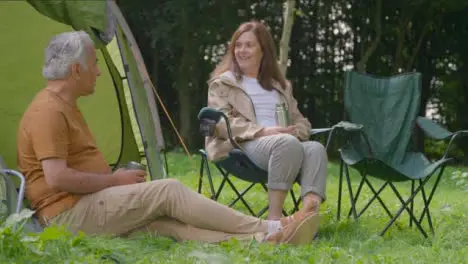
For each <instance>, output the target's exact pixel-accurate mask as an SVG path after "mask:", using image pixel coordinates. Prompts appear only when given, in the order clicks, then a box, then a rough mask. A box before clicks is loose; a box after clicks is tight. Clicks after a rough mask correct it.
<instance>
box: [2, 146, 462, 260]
mask: <svg viewBox="0 0 468 264" xmlns="http://www.w3.org/2000/svg"><path fill="white" fill-rule="evenodd" d="M168 163H169V172H170V176H171V177H174V178H178V179H180V180H181V181H182V182H184V183H185V184H187V185H188V186H190V187H191V188H193V189H194V190H195V189H196V186H197V182H198V164H199V158H198V157H196V156H194V158H193V160H192V161H191V160H190V159H188V158H187V156H184V155H183V154H178V153H171V154H169V156H168ZM454 170H455V169H454V168H449V169H448V170H447V172H446V173H445V175H444V177H443V179H442V180H441V183H440V186H439V189H438V191H437V193H436V195H435V199H434V201H433V203H432V205H431V210H432V211H431V214H432V218H433V221H434V226H435V230H436V232H435V235H434V236H430V238H428V239H424V238H423V236H422V235H421V234H420V233H419V231H418V230H417V229H416V228H415V227H413V228H409V227H408V217H407V214H405V215H403V217H402V218H401V219H400V220H399V221H398V222H397V223H396V224H395V225H394V226H392V227H391V228H390V230H389V231H388V232H387V234H386V235H385V236H383V237H380V236H378V235H377V234H378V232H379V231H380V230H381V228H383V226H384V223H386V221H387V220H388V218H387V216H386V215H385V213H384V211H383V210H381V209H380V207H378V206H375V205H374V206H371V207H370V208H369V210H368V211H367V212H366V214H365V215H364V216H362V217H361V218H360V220H359V222H354V221H353V220H349V219H347V218H346V217H344V218H343V219H342V220H341V221H339V222H338V221H336V200H337V193H338V192H337V190H338V173H339V167H338V166H337V165H336V164H333V163H331V164H330V165H329V179H328V186H327V193H328V200H327V201H326V203H325V204H324V205H323V207H322V208H321V214H322V226H321V230H320V233H319V238H318V240H317V241H316V242H315V243H314V244H312V245H308V246H301V247H292V246H288V245H281V246H272V245H266V244H258V243H254V242H251V243H247V242H243V243H240V242H237V241H234V240H233V241H227V242H225V243H221V244H205V243H196V242H183V243H177V242H174V241H172V240H171V239H169V238H163V237H151V236H145V235H143V236H141V237H137V238H133V239H124V238H106V237H90V236H77V237H72V236H71V235H68V234H67V233H66V232H65V231H63V230H60V229H58V228H49V229H47V230H46V231H45V232H44V233H42V234H40V235H39V238H36V239H35V241H29V242H27V241H21V239H24V237H22V236H19V235H15V233H14V232H11V230H10V229H8V228H3V229H0V251H1V252H0V262H3V261H2V259H1V258H4V260H5V261H6V260H8V261H9V262H11V261H12V260H13V261H15V262H16V263H43V262H44V261H47V263H65V262H66V263H101V262H102V263H105V262H106V261H107V262H108V263H113V261H111V260H103V259H101V258H102V257H103V256H104V257H105V256H114V257H116V258H118V259H119V261H120V263H394V262H400V263H468V261H467V260H468V236H467V233H468V223H467V221H466V220H467V219H468V218H467V214H468V207H467V205H466V197H467V192H466V191H465V190H464V188H465V187H463V185H462V184H460V180H459V179H460V178H458V179H452V172H453V171H454ZM214 176H215V184H218V183H219V178H220V177H219V174H218V173H215V175H214ZM465 177H466V176H465ZM352 179H353V183H354V184H357V180H358V176H357V174H356V173H354V172H352ZM465 179H466V178H465ZM234 183H235V184H236V185H239V186H243V185H244V186H245V183H242V182H240V181H239V180H234ZM205 187H207V181H206V179H205V186H204V194H205V195H207V194H208V189H207V188H205ZM401 188H402V189H403V190H406V192H403V193H404V194H405V195H407V194H408V191H409V189H408V188H404V186H401ZM228 190H229V189H226V190H225V191H226V192H225V193H223V195H222V196H221V202H224V203H225V202H227V201H228V200H230V199H231V198H232V197H233V196H232V192H229V191H228ZM365 190H366V192H365V193H364V194H365V195H367V196H368V195H369V192H368V191H367V189H365ZM344 195H348V193H347V192H344ZM383 197H384V201H385V202H386V204H388V206H390V207H391V208H392V209H391V210H396V208H397V205H398V201H397V200H396V198H395V197H394V196H393V195H392V193H391V192H386V193H384V195H383ZM248 198H249V200H250V201H254V202H253V203H252V204H253V205H254V207H255V208H256V209H260V208H262V207H263V205H264V203H265V199H266V195H265V193H264V192H263V191H262V190H261V189H256V190H254V191H253V192H252V193H250V195H249V196H248ZM348 201H349V200H348V199H345V208H346V209H347V210H349V206H348V204H349V202H348ZM288 202H290V201H288ZM235 208H237V209H239V210H241V211H243V212H246V210H245V208H243V207H242V206H238V207H235ZM347 210H344V211H347ZM425 226H427V225H425ZM15 236H16V237H15ZM28 240H33V239H28ZM31 248H32V249H33V250H32V249H31ZM33 252H38V253H36V254H35V253H33ZM39 252H42V253H41V254H44V255H42V256H41V255H39Z"/></svg>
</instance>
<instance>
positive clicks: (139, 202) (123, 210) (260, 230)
mask: <svg viewBox="0 0 468 264" xmlns="http://www.w3.org/2000/svg"><path fill="white" fill-rule="evenodd" d="M50 223H52V224H58V225H64V226H67V227H68V228H69V230H70V231H71V232H77V231H83V232H84V233H86V234H107V235H118V236H128V235H132V234H135V233H136V232H141V231H144V232H151V233H154V234H157V235H162V236H169V237H172V238H174V239H176V240H178V241H183V240H196V241H203V242H220V241H224V240H229V239H231V238H236V239H238V240H251V239H256V240H257V241H261V240H263V238H264V236H265V234H266V232H267V230H268V224H267V222H266V221H265V220H261V219H258V218H255V217H251V216H247V215H244V214H242V213H240V212H237V211H235V210H233V209H231V208H229V207H227V206H225V205H222V204H219V203H217V202H215V201H213V200H210V199H208V198H206V197H204V196H203V195H201V194H199V193H197V192H194V191H192V190H191V189H189V188H188V187H186V186H185V185H183V184H182V183H181V182H179V181H178V180H175V179H163V180H155V181H151V182H145V183H139V184H133V185H125V186H117V187H111V188H107V189H104V190H101V191H99V192H96V193H93V194H89V195H86V196H84V197H83V198H82V199H80V201H78V203H77V204H76V205H75V206H74V207H73V208H72V209H70V210H68V211H66V212H63V213H61V214H60V215H58V216H56V217H55V218H53V219H52V220H51V221H50Z"/></svg>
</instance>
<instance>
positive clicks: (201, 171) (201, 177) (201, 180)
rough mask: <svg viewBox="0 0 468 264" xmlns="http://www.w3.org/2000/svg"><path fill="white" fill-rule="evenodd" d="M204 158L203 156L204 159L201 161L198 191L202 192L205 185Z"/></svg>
mask: <svg viewBox="0 0 468 264" xmlns="http://www.w3.org/2000/svg"><path fill="white" fill-rule="evenodd" d="M204 160H205V159H204V158H203V156H202V159H201V161H200V176H199V177H198V193H201V191H202V185H203V169H204V167H205V163H204Z"/></svg>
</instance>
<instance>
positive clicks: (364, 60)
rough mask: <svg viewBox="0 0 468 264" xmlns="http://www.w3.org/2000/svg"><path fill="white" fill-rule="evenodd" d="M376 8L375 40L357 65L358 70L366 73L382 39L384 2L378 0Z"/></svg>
mask: <svg viewBox="0 0 468 264" xmlns="http://www.w3.org/2000/svg"><path fill="white" fill-rule="evenodd" d="M376 1H377V3H376V6H375V18H374V20H375V21H374V22H375V38H374V40H373V41H372V42H371V44H370V46H369V48H367V50H366V52H365V53H364V55H363V56H362V58H361V59H360V60H359V62H358V63H357V65H356V68H357V70H358V71H359V72H365V71H366V65H367V61H368V60H369V58H370V57H371V56H372V54H373V53H374V52H375V50H376V49H377V46H378V45H379V43H380V38H381V37H382V22H381V20H382V0H376Z"/></svg>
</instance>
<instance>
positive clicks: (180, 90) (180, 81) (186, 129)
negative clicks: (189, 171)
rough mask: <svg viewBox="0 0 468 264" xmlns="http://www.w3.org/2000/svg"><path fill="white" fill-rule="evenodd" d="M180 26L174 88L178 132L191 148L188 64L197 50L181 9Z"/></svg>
mask: <svg viewBox="0 0 468 264" xmlns="http://www.w3.org/2000/svg"><path fill="white" fill-rule="evenodd" d="M180 22H181V28H182V29H183V30H182V31H181V32H180V39H181V40H182V43H184V46H183V47H182V51H181V59H180V62H179V67H178V70H177V77H176V78H177V79H176V84H175V88H176V91H177V98H178V101H179V124H180V134H181V137H182V140H183V141H184V143H185V144H186V145H187V147H188V148H191V146H192V145H193V140H194V139H193V137H192V136H191V135H190V132H191V131H195V129H193V125H192V124H193V120H192V113H193V109H192V98H191V96H193V95H191V87H190V79H191V77H190V76H191V71H190V65H193V64H192V60H193V56H196V55H197V54H198V53H197V50H196V48H195V50H193V48H194V47H197V44H196V43H194V42H195V41H196V40H195V39H194V38H191V37H190V25H189V18H188V14H187V12H185V11H183V12H182V15H181V21H180Z"/></svg>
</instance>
